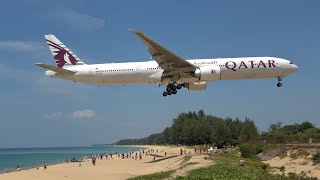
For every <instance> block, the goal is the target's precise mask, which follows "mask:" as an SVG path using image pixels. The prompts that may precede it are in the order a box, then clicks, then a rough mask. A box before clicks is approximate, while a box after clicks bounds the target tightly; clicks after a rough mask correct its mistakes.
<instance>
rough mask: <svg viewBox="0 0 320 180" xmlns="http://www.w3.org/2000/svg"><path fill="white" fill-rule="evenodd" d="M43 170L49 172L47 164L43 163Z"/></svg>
mask: <svg viewBox="0 0 320 180" xmlns="http://www.w3.org/2000/svg"><path fill="white" fill-rule="evenodd" d="M43 169H44V170H47V163H46V162H43Z"/></svg>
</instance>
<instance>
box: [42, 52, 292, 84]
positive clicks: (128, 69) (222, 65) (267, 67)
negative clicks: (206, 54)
mask: <svg viewBox="0 0 320 180" xmlns="http://www.w3.org/2000/svg"><path fill="white" fill-rule="evenodd" d="M187 61H188V62H190V63H191V64H193V65H195V66H196V67H198V68H199V69H201V68H206V67H210V68H211V69H212V74H213V76H214V77H213V78H209V79H201V77H200V76H201V73H200V75H199V76H197V74H196V72H194V74H193V76H194V78H179V79H178V81H177V83H188V82H202V81H206V82H207V81H217V80H237V79H256V78H274V77H284V76H286V75H288V74H290V73H292V72H294V71H296V70H297V69H298V67H297V66H296V65H294V64H292V63H291V62H290V61H288V60H285V59H282V58H276V57H241V58H219V59H192V60H187ZM65 69H67V70H71V71H74V72H76V73H75V74H74V75H65V74H59V73H56V72H53V71H46V75H47V76H50V77H56V78H62V79H67V80H72V81H75V82H85V83H92V84H99V85H125V84H167V83H170V79H169V80H164V79H162V74H163V69H161V68H160V67H159V65H158V64H157V62H155V61H153V60H152V61H146V62H126V63H108V64H92V65H81V66H68V67H65ZM213 71H214V72H213ZM195 79H196V80H195Z"/></svg>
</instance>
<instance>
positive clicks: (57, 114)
mask: <svg viewBox="0 0 320 180" xmlns="http://www.w3.org/2000/svg"><path fill="white" fill-rule="evenodd" d="M62 115H63V114H62V112H51V113H46V114H44V115H43V117H44V118H46V119H60V118H61V117H62Z"/></svg>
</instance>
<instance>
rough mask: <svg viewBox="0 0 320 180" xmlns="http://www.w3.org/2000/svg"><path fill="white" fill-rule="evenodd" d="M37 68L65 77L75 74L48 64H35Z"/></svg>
mask: <svg viewBox="0 0 320 180" xmlns="http://www.w3.org/2000/svg"><path fill="white" fill-rule="evenodd" d="M36 65H37V66H39V67H42V68H44V69H49V70H51V71H54V72H56V73H60V74H66V75H74V74H75V73H76V72H73V71H70V70H67V69H63V68H59V67H56V66H51V65H48V64H42V63H36Z"/></svg>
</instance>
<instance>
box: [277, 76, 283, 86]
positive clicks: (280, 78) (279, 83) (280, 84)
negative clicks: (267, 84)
mask: <svg viewBox="0 0 320 180" xmlns="http://www.w3.org/2000/svg"><path fill="white" fill-rule="evenodd" d="M281 81H282V77H278V84H277V86H278V87H281V86H282V83H281Z"/></svg>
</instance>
